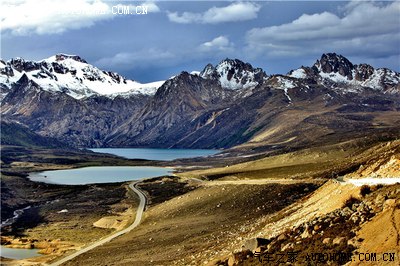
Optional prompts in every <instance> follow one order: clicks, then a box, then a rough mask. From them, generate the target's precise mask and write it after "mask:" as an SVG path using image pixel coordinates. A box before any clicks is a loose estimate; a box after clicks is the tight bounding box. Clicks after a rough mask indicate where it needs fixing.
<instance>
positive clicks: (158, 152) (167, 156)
mask: <svg viewBox="0 0 400 266" xmlns="http://www.w3.org/2000/svg"><path fill="white" fill-rule="evenodd" d="M89 150H91V151H94V152H101V153H110V154H114V155H118V156H121V157H125V158H128V159H146V160H161V161H172V160H175V159H184V158H194V157H205V156H209V155H214V154H216V153H218V152H220V151H219V150H206V149H144V148H96V149H89Z"/></svg>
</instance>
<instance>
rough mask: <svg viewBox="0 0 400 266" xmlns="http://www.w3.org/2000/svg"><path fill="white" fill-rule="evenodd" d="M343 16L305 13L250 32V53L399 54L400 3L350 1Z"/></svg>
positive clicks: (377, 55) (271, 54)
mask: <svg viewBox="0 0 400 266" xmlns="http://www.w3.org/2000/svg"><path fill="white" fill-rule="evenodd" d="M344 11H345V12H344V14H343V15H342V16H338V15H335V14H333V13H329V12H323V13H319V14H312V15H307V14H303V15H302V16H300V17H299V18H297V19H296V20H294V21H292V22H291V23H287V24H282V25H279V26H271V27H265V28H254V29H252V30H250V31H248V32H247V35H246V41H247V52H248V53H249V54H253V55H254V56H257V55H259V54H265V55H267V56H273V57H275V56H276V57H278V56H282V55H287V56H293V55H305V54H315V53H317V54H320V53H321V52H326V51H328V52H329V51H336V52H340V51H345V52H346V55H352V54H354V55H356V54H364V55H368V56H371V57H374V56H376V57H379V56H380V55H382V56H383V55H386V56H388V55H393V54H399V48H398V47H399V45H400V24H399V17H400V2H390V3H387V4H384V5H382V4H377V3H371V2H351V3H350V4H347V5H346V6H345V7H344Z"/></svg>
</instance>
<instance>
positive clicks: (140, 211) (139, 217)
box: [48, 181, 146, 266]
mask: <svg viewBox="0 0 400 266" xmlns="http://www.w3.org/2000/svg"><path fill="white" fill-rule="evenodd" d="M138 182H139V181H135V182H132V183H130V184H129V188H130V189H131V190H132V191H133V192H135V193H136V194H137V195H138V196H139V199H140V203H139V207H138V209H137V212H136V218H135V221H134V222H133V224H131V225H130V226H128V227H127V228H125V229H123V230H121V231H118V232H116V233H115V234H112V235H110V236H108V237H106V238H104V239H100V240H99V241H96V242H94V243H93V244H90V245H89V246H87V247H85V248H83V249H80V250H78V251H76V252H74V253H72V254H70V255H68V256H66V257H64V258H62V259H60V260H58V261H56V262H53V263H51V264H48V265H49V266H58V265H61V264H63V263H65V262H67V261H69V260H72V259H74V258H76V257H78V256H79V255H81V254H83V253H86V252H88V251H90V250H92V249H94V248H96V247H98V246H101V245H103V244H105V243H107V242H109V241H111V240H113V239H114V238H116V237H119V236H121V235H123V234H126V233H128V232H129V231H131V230H132V229H134V228H135V227H136V226H138V225H139V224H140V221H141V220H142V216H143V212H144V208H145V207H146V197H145V195H144V193H143V192H142V191H141V190H140V189H138V188H136V184H137V183H138Z"/></svg>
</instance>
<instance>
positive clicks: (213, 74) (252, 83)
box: [199, 58, 267, 90]
mask: <svg viewBox="0 0 400 266" xmlns="http://www.w3.org/2000/svg"><path fill="white" fill-rule="evenodd" d="M199 75H200V77H202V78H205V79H215V80H218V82H219V83H220V84H221V87H222V88H225V89H230V90H240V89H248V88H254V87H256V86H257V85H259V84H261V83H262V81H263V78H265V77H266V76H267V75H266V74H265V72H264V71H263V70H262V69H261V68H253V67H252V65H250V64H249V63H244V62H242V61H240V60H238V59H234V60H232V59H228V58H227V59H225V60H222V61H221V62H220V63H219V64H218V65H216V66H215V67H214V66H213V65H211V64H208V65H207V66H206V67H205V68H204V69H203V71H201V72H200V74H199Z"/></svg>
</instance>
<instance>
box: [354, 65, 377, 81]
mask: <svg viewBox="0 0 400 266" xmlns="http://www.w3.org/2000/svg"><path fill="white" fill-rule="evenodd" d="M355 70H356V73H355V77H354V78H355V79H356V80H358V81H366V80H367V79H369V78H370V77H371V76H372V75H373V74H374V71H375V69H374V68H373V67H372V66H370V65H368V64H360V65H356V68H355Z"/></svg>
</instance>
